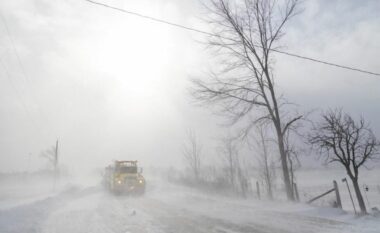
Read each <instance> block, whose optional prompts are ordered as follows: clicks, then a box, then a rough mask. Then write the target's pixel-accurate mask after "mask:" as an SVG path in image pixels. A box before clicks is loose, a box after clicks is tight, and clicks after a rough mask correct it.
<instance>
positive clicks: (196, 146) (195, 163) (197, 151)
mask: <svg viewBox="0 0 380 233" xmlns="http://www.w3.org/2000/svg"><path fill="white" fill-rule="evenodd" d="M201 152H202V145H201V144H200V142H199V140H198V139H197V137H196V134H195V133H194V132H193V131H192V130H188V131H187V138H186V141H185V142H184V144H183V147H182V155H183V157H184V159H185V162H186V164H187V165H188V166H189V168H190V169H191V171H192V173H193V176H194V178H195V180H199V178H200V172H201Z"/></svg>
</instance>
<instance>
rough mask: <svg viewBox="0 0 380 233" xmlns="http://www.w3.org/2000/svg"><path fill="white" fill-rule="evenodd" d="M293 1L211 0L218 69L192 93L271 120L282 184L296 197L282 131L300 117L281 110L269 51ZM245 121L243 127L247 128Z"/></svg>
mask: <svg viewBox="0 0 380 233" xmlns="http://www.w3.org/2000/svg"><path fill="white" fill-rule="evenodd" d="M297 2H298V1H297V0H285V1H283V2H281V4H280V3H279V2H277V1H275V0H245V1H232V0H210V3H211V4H210V6H206V7H208V9H209V11H210V19H209V23H210V25H212V26H214V32H213V34H214V35H215V36H211V35H210V38H209V42H208V44H209V46H210V47H211V48H214V49H215V51H216V55H217V56H219V57H220V58H221V62H220V65H221V67H223V68H222V70H221V72H218V74H215V73H212V74H211V80H210V81H207V82H204V81H202V80H200V79H195V80H193V84H194V89H193V95H194V97H195V98H196V99H198V100H200V101H201V102H202V103H205V104H218V106H219V107H221V108H219V109H218V110H220V111H221V113H223V114H225V115H226V116H229V117H230V118H231V122H232V124H233V123H236V122H238V121H240V120H242V119H244V118H245V117H248V116H249V115H250V114H251V113H252V110H257V111H255V113H256V114H258V113H259V116H256V118H255V119H254V120H253V121H252V124H251V123H250V125H254V124H255V123H256V122H260V121H269V122H271V123H272V126H273V128H274V129H275V132H276V136H277V141H278V149H279V154H280V157H281V165H282V170H283V176H284V183H285V189H286V193H287V197H288V199H289V200H294V194H293V189H292V185H291V182H290V177H289V171H288V163H287V156H286V151H285V145H284V135H285V133H286V131H287V130H288V128H289V127H290V126H291V125H292V124H293V123H294V122H295V121H297V120H299V119H300V118H301V117H302V116H299V115H298V116H292V115H294V114H289V113H287V114H285V113H284V112H283V109H282V107H283V106H284V104H285V102H284V101H283V99H282V98H280V96H279V95H278V94H276V88H275V84H274V74H273V66H274V64H273V55H272V53H273V50H275V49H277V48H278V47H277V46H278V42H279V40H280V39H281V38H282V36H283V35H284V32H283V30H284V25H285V24H286V22H288V21H289V20H290V18H292V16H294V15H295V14H296V10H295V9H296V5H297ZM250 128H251V127H250V126H247V129H250Z"/></svg>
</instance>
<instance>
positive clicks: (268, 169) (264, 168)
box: [255, 124, 275, 199]
mask: <svg viewBox="0 0 380 233" xmlns="http://www.w3.org/2000/svg"><path fill="white" fill-rule="evenodd" d="M256 132H257V134H258V135H257V138H255V142H256V145H257V147H258V148H260V149H259V150H260V152H258V155H259V156H258V161H259V172H260V176H261V178H262V179H263V180H264V183H265V186H266V187H267V193H268V197H269V199H273V181H274V179H275V171H274V167H273V161H272V160H271V156H270V154H269V151H268V149H269V148H268V141H269V140H268V137H267V135H266V133H265V125H263V124H259V125H257V127H256Z"/></svg>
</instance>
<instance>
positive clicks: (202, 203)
mask: <svg viewBox="0 0 380 233" xmlns="http://www.w3.org/2000/svg"><path fill="white" fill-rule="evenodd" d="M322 216H329V217H328V218H326V217H322ZM378 220H379V219H377V220H376V219H374V218H373V217H369V219H360V220H357V219H355V218H353V217H350V216H349V215H347V214H344V213H342V212H340V211H337V210H332V209H317V208H315V207H308V206H306V205H302V204H297V205H296V204H290V203H282V202H276V203H269V202H267V203H266V202H259V201H255V200H238V199H230V198H223V197H215V196H209V195H207V194H204V193H200V192H195V191H194V190H191V189H189V188H185V187H181V186H175V185H172V184H168V183H165V182H159V181H152V182H151V183H150V186H149V187H148V190H147V193H146V195H144V196H142V197H128V196H113V195H111V194H109V193H107V192H106V191H104V190H103V189H102V188H101V187H90V188H81V189H79V188H71V189H68V190H66V191H64V192H61V193H59V194H58V195H56V196H53V197H47V198H45V199H43V200H38V201H35V202H32V203H28V204H21V205H19V206H16V207H13V208H7V209H3V210H0V232H2V233H6V232H20V233H23V232H25V233H30V232H42V233H79V232H91V233H97V232H102V233H108V232H115V233H127V232H131V233H133V232H136V233H145V232H154V233H160V232H173V233H177V232H234V233H235V232H257V233H274V232H297V233H298V232H300V233H303V232H311V233H312V232H373V233H375V232H379V225H380V223H378Z"/></svg>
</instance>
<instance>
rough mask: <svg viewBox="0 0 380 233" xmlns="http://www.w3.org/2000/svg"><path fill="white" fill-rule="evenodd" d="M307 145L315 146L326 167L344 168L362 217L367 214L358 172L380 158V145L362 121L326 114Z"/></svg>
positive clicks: (345, 115)
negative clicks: (328, 164)
mask: <svg viewBox="0 0 380 233" xmlns="http://www.w3.org/2000/svg"><path fill="white" fill-rule="evenodd" d="M309 142H310V143H311V144H312V145H314V146H317V147H318V148H319V149H320V150H319V152H320V155H321V156H324V157H325V162H326V163H333V162H338V163H340V164H341V165H343V166H344V168H345V169H346V172H347V175H348V176H349V177H350V179H351V181H352V184H353V186H354V189H355V193H356V197H357V199H358V202H359V206H360V210H361V213H362V214H365V213H367V210H366V206H365V203H364V200H363V196H362V194H361V191H360V187H359V168H360V167H361V166H365V165H366V163H368V162H369V161H370V160H372V159H375V158H378V157H379V154H380V153H379V146H380V143H379V141H378V140H377V139H376V137H375V135H374V134H373V132H372V131H371V129H370V127H369V125H368V124H367V123H365V121H364V119H363V118H360V120H359V121H355V120H354V119H353V118H352V117H351V116H350V115H348V114H344V113H343V112H342V110H340V109H338V110H329V111H328V112H327V113H324V114H322V121H321V122H320V123H319V124H318V125H317V126H314V128H313V130H312V132H311V133H310V135H309Z"/></svg>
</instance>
